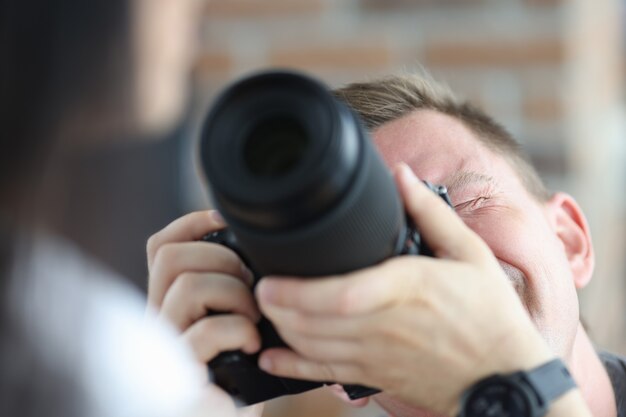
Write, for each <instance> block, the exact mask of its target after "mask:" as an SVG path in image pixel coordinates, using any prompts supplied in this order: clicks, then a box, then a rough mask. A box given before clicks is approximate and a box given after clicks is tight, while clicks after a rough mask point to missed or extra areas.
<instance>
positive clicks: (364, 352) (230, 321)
mask: <svg viewBox="0 0 626 417" xmlns="http://www.w3.org/2000/svg"><path fill="white" fill-rule="evenodd" d="M374 141H375V144H376V146H377V147H378V149H379V150H380V152H381V154H382V155H383V159H384V160H385V162H386V163H387V164H388V165H389V166H390V167H394V166H395V164H396V163H398V162H406V163H407V164H408V166H409V167H410V168H407V167H406V166H404V167H400V168H398V169H397V170H396V181H397V183H398V187H399V190H400V192H401V195H402V197H403V200H404V201H405V205H406V208H407V211H408V212H409V214H410V215H411V216H412V217H413V219H414V220H415V222H416V224H417V225H418V228H419V229H420V231H421V232H422V235H423V236H424V237H425V239H426V240H427V241H428V242H429V244H430V245H431V246H432V247H433V248H434V249H435V253H436V255H437V258H438V259H432V258H430V259H429V258H423V257H400V258H394V259H391V260H388V261H386V262H383V263H382V264H380V265H377V266H375V267H372V268H367V269H364V270H361V271H355V272H353V273H351V274H346V275H343V276H336V277H324V278H323V279H319V280H301V279H298V278H295V277H292V278H291V279H290V277H280V278H272V277H266V278H264V279H263V280H262V282H261V283H260V284H259V286H257V293H256V300H255V298H254V297H253V296H252V295H251V294H250V293H249V292H248V291H246V285H247V284H248V283H249V281H248V280H249V272H248V271H247V270H246V269H245V267H244V266H243V265H242V263H241V261H240V260H239V259H238V258H237V257H236V256H235V255H234V253H232V252H230V251H229V250H228V249H226V248H223V247H219V246H217V245H212V244H207V243H196V242H193V240H197V239H199V238H200V237H202V236H203V235H204V234H206V233H208V232H209V231H212V230H217V229H219V228H221V227H224V224H223V222H222V221H221V219H219V217H216V213H215V212H209V213H207V212H200V213H193V214H191V215H188V216H185V217H183V218H181V219H179V220H177V221H176V222H174V223H173V224H171V225H170V226H168V227H167V228H165V229H164V230H163V231H161V232H159V233H157V234H156V235H154V236H153V237H152V238H151V239H150V241H149V243H148V259H149V265H150V288H149V299H150V303H151V304H152V305H153V306H155V307H156V308H157V309H160V311H161V314H162V315H163V316H165V317H167V318H168V319H170V320H172V321H174V323H175V324H176V325H177V327H178V328H179V330H180V331H181V333H182V335H183V337H184V338H186V339H187V340H188V341H189V342H190V343H191V345H192V346H193V347H194V349H195V351H196V354H197V356H198V359H199V360H200V361H201V362H206V361H208V360H209V359H211V358H212V357H213V356H214V355H215V354H216V353H217V352H219V351H222V350H230V349H235V348H242V349H243V350H244V351H247V352H254V351H256V350H258V348H259V336H258V333H257V332H256V329H255V327H254V323H255V321H256V320H257V319H258V314H259V309H258V306H260V308H261V310H262V311H263V313H264V314H265V315H267V316H268V317H269V318H270V319H271V320H272V321H273V322H274V324H275V325H276V327H277V329H278V330H279V332H280V333H281V335H282V336H283V338H284V339H285V340H286V341H287V342H288V343H289V344H290V345H291V346H292V347H293V348H294V350H295V351H290V350H286V349H273V350H268V351H265V352H264V353H263V354H262V355H261V358H260V365H261V366H262V367H264V368H265V369H267V370H268V371H270V372H272V373H275V374H277V375H285V376H292V377H297V378H309V379H316V380H335V381H338V382H344V383H349V382H356V381H358V382H360V383H364V384H368V385H372V386H377V387H380V388H382V389H383V390H384V391H385V393H384V394H380V395H377V396H376V397H375V399H376V401H377V402H378V403H379V404H380V405H381V406H382V407H383V408H385V409H386V410H387V411H388V412H389V413H390V415H392V416H395V417H405V416H406V417H409V416H410V417H418V416H427V415H432V414H430V413H429V412H426V411H425V410H426V409H428V410H432V411H433V412H434V413H436V414H441V415H454V414H455V413H456V410H457V407H458V399H459V396H460V394H461V393H462V391H463V390H464V389H466V388H467V387H468V386H469V385H471V384H472V383H473V382H475V381H476V380H478V379H479V378H481V377H483V376H486V375H490V374H492V373H494V372H498V371H499V372H507V371H513V370H518V369H523V368H530V367H533V366H535V365H537V364H539V363H542V362H544V361H545V360H547V359H548V358H550V357H553V356H554V355H555V354H557V355H559V356H562V357H564V358H565V359H566V360H567V361H568V362H569V364H570V368H571V369H572V370H573V372H576V371H577V370H580V371H581V372H582V374H583V375H585V377H589V376H593V378H591V379H592V380H593V381H594V386H595V387H596V388H595V389H597V390H598V392H608V393H611V388H610V385H608V379H607V378H606V373H602V372H604V371H602V368H601V365H599V363H598V361H597V357H595V354H594V353H593V350H592V349H590V345H589V344H588V340H587V339H586V335H584V331H583V330H582V328H581V327H580V326H579V325H578V301H577V297H576V292H575V289H576V288H577V287H582V286H584V285H585V284H586V282H588V280H589V279H590V276H591V271H592V269H593V251H592V249H591V242H590V239H589V234H588V230H587V226H586V223H585V221H584V217H583V216H582V213H581V212H580V209H579V208H578V207H577V205H576V203H575V202H574V201H573V199H571V197H569V196H566V195H564V194H556V195H555V196H554V198H552V199H551V200H550V201H548V202H546V203H545V204H544V203H539V202H537V201H536V200H535V199H533V198H532V197H531V196H530V195H528V193H527V192H526V191H525V189H524V188H523V187H522V185H521V183H520V182H519V180H518V179H517V176H516V175H515V174H514V172H513V170H512V169H511V168H510V166H509V165H508V164H507V163H506V161H505V160H504V159H503V158H502V157H500V156H498V155H496V154H494V153H492V152H491V151H489V150H487V149H486V148H485V147H483V146H482V145H480V143H479V142H478V141H477V140H476V138H475V137H474V136H473V135H472V133H471V132H470V131H469V130H468V129H466V128H465V127H464V126H463V125H462V124H461V123H460V122H458V121H456V120H455V119H452V118H450V117H448V116H444V115H441V114H438V113H434V112H430V111H420V112H415V113H413V114H411V115H409V116H406V117H404V118H402V119H399V120H397V121H394V122H390V123H388V124H386V125H384V126H382V127H381V128H379V129H378V130H377V131H375V132H374ZM411 171H413V172H415V173H416V174H417V175H418V176H419V177H420V178H422V179H426V180H429V181H431V182H434V183H439V184H445V185H447V186H448V187H449V188H450V195H451V198H452V201H453V203H454V205H455V206H456V212H457V214H458V216H457V215H455V214H454V212H453V211H451V210H450V209H449V208H448V207H447V206H445V205H444V204H443V203H442V201H441V200H440V199H438V198H436V197H435V196H434V195H433V194H432V193H431V192H430V191H428V190H427V189H426V188H425V187H423V185H422V184H421V183H420V182H419V181H418V180H417V179H416V178H415V177H414V176H413V175H412V174H411ZM459 173H464V174H463V175H460V174H459ZM488 178H491V179H490V180H489V179H488ZM481 238H482V239H481ZM494 255H495V257H494ZM511 283H512V284H513V285H511ZM257 302H258V306H257ZM218 303H219V310H220V311H229V312H231V313H233V314H230V315H228V314H227V315H221V316H214V317H205V312H206V310H207V309H214V310H217V309H218V308H216V306H218ZM531 319H532V321H531ZM389 323H393V324H394V325H393V326H390V325H389ZM533 324H534V326H533ZM215 335H219V337H216V336H215ZM542 336H543V337H542ZM389 358H394V361H393V363H394V366H389V363H390V361H389ZM594 358H595V359H594ZM594 360H595V362H594ZM421 375H428V378H422V377H421ZM579 383H580V381H579ZM600 390H604V391H600ZM607 390H608V391H607ZM582 391H583V394H585V397H586V398H587V392H586V391H585V388H584V387H583V390H582ZM591 394H593V395H591V396H590V397H591V398H595V399H596V400H597V402H598V404H599V405H600V406H603V407H605V408H602V407H599V408H594V410H593V411H594V414H595V415H603V416H612V415H615V411H614V408H613V409H611V407H610V405H611V404H613V407H614V401H613V403H611V401H612V400H613V398H612V396H611V397H606V396H605V397H602V396H601V395H596V394H597V393H596V392H595V391H594V392H591ZM611 395H612V393H611ZM566 397H567V398H566ZM572 399H573V400H572ZM587 400H588V402H590V401H589V399H588V398H587ZM571 401H573V404H574V408H571V409H568V408H567V407H568V406H571V405H572V403H571ZM592 402H593V401H592ZM360 403H363V402H360ZM361 405H362V404H361ZM558 405H559V407H565V408H564V410H565V414H558V411H561V410H559V407H556V406H555V411H554V412H555V413H557V414H553V413H551V414H550V415H555V416H556V415H588V414H586V413H587V411H586V407H585V406H584V405H582V396H581V394H580V392H579V391H573V392H572V394H571V395H568V396H565V397H563V399H562V401H559V404H558ZM590 405H592V404H590ZM592 408H593V407H592ZM573 410H577V412H580V413H581V414H575V412H574V411H573ZM598 410H599V411H600V413H598V414H596V411H598ZM246 412H251V411H250V409H248V410H246ZM254 412H256V413H259V414H260V409H255V410H254ZM568 413H569V414H568ZM611 413H612V414H611Z"/></svg>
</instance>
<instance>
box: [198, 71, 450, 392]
mask: <svg viewBox="0 0 626 417" xmlns="http://www.w3.org/2000/svg"><path fill="white" fill-rule="evenodd" d="M200 160H201V163H202V168H203V170H204V173H205V175H206V178H207V180H208V183H209V186H210V187H209V188H210V193H211V195H212V197H213V202H214V204H215V206H216V208H217V209H218V210H219V211H220V213H221V214H222V216H223V217H224V219H225V220H226V222H227V223H228V229H226V230H223V231H220V232H216V233H213V234H211V235H209V236H207V237H205V240H207V241H210V242H216V243H220V244H223V245H226V246H228V247H230V248H232V249H233V250H235V251H236V252H237V253H238V254H239V255H240V256H241V258H242V259H243V261H244V262H245V263H246V264H247V265H248V266H249V267H250V269H251V270H252V271H253V273H254V275H255V284H256V282H258V280H259V279H260V278H261V277H263V276H265V275H270V274H271V275H297V276H303V277H307V276H321V275H331V274H341V273H345V272H349V271H353V270H356V269H361V268H365V267H368V266H371V265H374V264H377V263H379V262H381V261H383V260H385V259H387V258H389V257H391V256H397V255H402V254H421V255H432V254H431V253H430V251H429V249H428V248H427V246H426V245H425V244H424V243H423V242H421V241H420V235H419V233H418V232H417V230H415V228H414V227H412V225H411V223H410V222H409V221H407V218H406V215H405V212H404V210H403V206H402V201H401V200H400V197H399V195H398V192H397V189H396V186H395V183H394V181H393V178H392V176H391V174H390V172H389V170H388V169H387V168H386V167H385V165H384V163H383V161H382V160H381V158H380V156H379V155H378V153H377V152H376V150H375V149H374V146H373V144H372V142H371V140H370V138H369V136H368V134H367V132H366V130H365V128H364V127H363V125H362V124H361V122H360V120H359V118H358V117H357V116H356V114H354V113H353V112H352V111H351V110H349V109H348V107H347V106H346V105H345V104H343V103H342V102H341V101H339V100H338V99H336V98H335V97H334V96H333V95H332V94H331V93H330V92H329V90H328V89H327V88H326V87H325V86H324V85H322V84H320V83H319V82H317V81H315V80H313V79H311V78H309V77H307V76H304V75H302V74H298V73H294V72H287V71H279V72H278V71H277V72H266V73H261V74H257V75H254V76H251V77H248V78H245V79H243V80H241V81H239V82H237V83H235V84H234V85H232V86H231V87H229V88H227V89H226V91H225V92H223V93H222V94H221V95H220V96H219V97H218V99H217V100H216V102H215V104H214V105H213V107H212V109H211V111H210V112H209V114H208V116H207V117H206V120H205V122H204V126H203V130H202V134H201V143H200ZM428 185H429V186H430V188H431V189H432V190H433V191H434V192H436V193H437V194H439V195H440V196H441V197H442V198H444V199H445V200H446V201H447V202H448V204H450V201H449V199H448V196H447V192H446V190H445V187H437V186H432V185H430V184H428ZM258 328H259V332H260V334H261V339H262V348H261V350H264V349H267V348H269V347H277V346H286V344H285V343H284V342H283V341H282V340H281V338H280V337H279V335H278V334H277V332H276V330H275V329H274V328H273V326H272V324H271V323H270V322H269V321H268V320H267V319H265V318H263V319H262V320H261V322H260V323H259V325H258ZM257 358H258V355H247V354H245V353H243V352H241V351H233V352H223V353H221V354H220V355H218V356H217V357H216V358H214V359H213V360H212V361H211V362H210V363H209V367H210V368H211V371H212V372H213V375H214V381H215V382H216V383H217V384H218V385H219V386H221V387H222V388H223V389H224V390H226V391H227V392H228V393H229V394H231V395H233V396H235V397H238V398H239V399H241V400H242V401H243V402H244V403H246V404H254V403H257V402H261V401H266V400H269V399H272V398H275V397H278V396H282V395H287V394H296V393H300V392H304V391H307V390H310V389H313V388H317V387H319V386H321V385H322V384H324V382H311V381H302V380H295V379H290V378H279V377H276V376H273V375H270V374H267V373H265V372H263V371H262V370H261V369H259V368H258V366H257ZM355 382H358V381H355ZM344 389H345V390H346V392H347V393H348V395H349V396H350V398H352V399H356V398H361V397H365V396H368V395H371V394H373V393H375V392H377V390H376V389H373V388H368V387H362V386H359V385H345V386H344Z"/></svg>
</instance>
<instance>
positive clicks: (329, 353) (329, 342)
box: [279, 329, 362, 364]
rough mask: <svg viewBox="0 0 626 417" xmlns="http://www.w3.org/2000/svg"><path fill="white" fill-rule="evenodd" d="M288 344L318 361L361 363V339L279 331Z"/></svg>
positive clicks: (304, 355)
mask: <svg viewBox="0 0 626 417" xmlns="http://www.w3.org/2000/svg"><path fill="white" fill-rule="evenodd" d="M279 334H280V336H281V337H282V339H283V340H284V341H285V343H287V345H288V346H289V347H290V348H292V349H293V350H295V351H296V352H297V353H298V354H300V355H302V357H303V358H306V359H310V360H313V361H318V362H343V363H354V364H359V363H360V359H361V355H360V354H359V353H360V352H361V345H362V342H361V340H360V339H359V340H357V339H351V340H348V339H328V338H317V337H307V336H303V335H301V334H299V333H294V332H290V331H284V330H283V329H281V330H280V331H279Z"/></svg>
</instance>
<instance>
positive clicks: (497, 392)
mask: <svg viewBox="0 0 626 417" xmlns="http://www.w3.org/2000/svg"><path fill="white" fill-rule="evenodd" d="M575 387H576V382H574V379H573V378H572V376H571V375H570V373H569V371H568V370H567V368H566V367H565V364H564V363H563V362H562V361H561V360H560V359H554V360H551V361H550V362H548V363H545V364H543V365H541V366H539V367H537V368H534V369H532V370H530V371H519V372H514V373H511V374H506V375H500V374H496V375H492V376H490V377H487V378H485V379H482V380H480V381H478V382H477V383H476V384H474V385H473V386H471V387H470V388H469V389H468V390H467V391H465V393H464V394H463V396H462V398H461V412H460V414H459V417H542V416H543V415H545V414H546V412H547V411H548V408H549V406H550V403H552V402H553V401H554V400H555V399H557V398H558V397H560V396H561V395H563V394H564V393H566V392H567V391H569V390H570V389H572V388H575Z"/></svg>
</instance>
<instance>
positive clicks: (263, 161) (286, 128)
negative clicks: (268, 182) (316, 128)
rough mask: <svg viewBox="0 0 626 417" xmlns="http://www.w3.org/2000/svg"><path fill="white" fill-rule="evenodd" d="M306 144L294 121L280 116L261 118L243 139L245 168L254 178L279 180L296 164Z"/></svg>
mask: <svg viewBox="0 0 626 417" xmlns="http://www.w3.org/2000/svg"><path fill="white" fill-rule="evenodd" d="M309 142H310V140H309V137H308V135H307V134H306V131H305V129H304V126H302V124H301V123H300V122H299V121H298V120H296V119H294V118H292V117H288V116H281V115H278V116H273V117H269V118H264V119H262V120H261V121H260V122H258V123H256V124H254V125H253V126H252V128H251V129H250V131H249V133H248V134H247V135H246V137H245V139H244V149H243V154H244V155H243V156H244V161H245V164H246V167H247V168H248V169H249V170H250V172H251V173H252V174H254V175H257V176H261V177H272V178H276V177H281V176H283V175H285V174H288V173H289V172H290V171H291V170H292V169H293V168H294V167H296V166H297V165H298V164H299V162H300V161H301V160H302V157H303V156H304V154H305V152H306V150H307V148H308V145H309Z"/></svg>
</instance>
